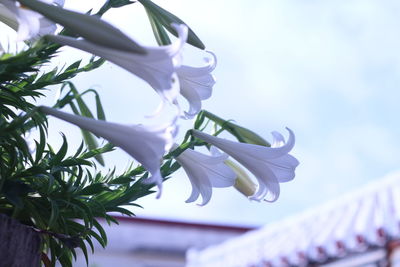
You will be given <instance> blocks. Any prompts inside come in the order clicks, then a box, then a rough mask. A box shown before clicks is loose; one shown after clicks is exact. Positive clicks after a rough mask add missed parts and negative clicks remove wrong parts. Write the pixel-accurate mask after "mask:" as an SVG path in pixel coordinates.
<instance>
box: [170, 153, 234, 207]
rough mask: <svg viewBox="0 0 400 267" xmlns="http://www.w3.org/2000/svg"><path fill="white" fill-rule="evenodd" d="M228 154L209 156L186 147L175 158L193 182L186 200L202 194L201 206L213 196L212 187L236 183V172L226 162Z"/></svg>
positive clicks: (189, 200)
mask: <svg viewBox="0 0 400 267" xmlns="http://www.w3.org/2000/svg"><path fill="white" fill-rule="evenodd" d="M227 157H228V156H227V155H226V154H222V155H217V156H209V155H206V154H203V153H200V152H197V151H194V150H192V149H186V150H185V151H183V152H182V153H181V154H180V155H179V156H177V157H176V158H175V159H176V161H177V162H178V163H179V164H180V165H181V166H182V167H183V169H184V170H185V172H186V174H187V175H188V177H189V180H190V183H191V184H192V193H191V195H190V197H189V198H188V199H187V200H186V202H193V201H195V200H196V199H197V198H198V197H199V195H201V196H202V199H203V201H202V203H201V204H200V206H204V205H206V204H207V203H208V202H209V201H210V199H211V196H212V187H229V186H233V185H234V184H235V179H236V174H235V172H234V171H232V169H231V168H229V167H228V166H227V165H225V164H224V161H225V160H226V159H227Z"/></svg>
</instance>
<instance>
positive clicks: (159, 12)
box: [138, 0, 206, 49]
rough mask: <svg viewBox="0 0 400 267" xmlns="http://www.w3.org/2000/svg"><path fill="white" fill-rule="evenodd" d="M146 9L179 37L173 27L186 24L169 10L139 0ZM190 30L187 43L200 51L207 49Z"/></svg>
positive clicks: (147, 1)
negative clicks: (175, 24) (174, 24)
mask: <svg viewBox="0 0 400 267" xmlns="http://www.w3.org/2000/svg"><path fill="white" fill-rule="evenodd" d="M138 1H139V2H140V3H141V4H142V5H143V6H144V7H145V8H146V11H147V12H149V13H151V14H152V17H153V19H156V20H158V21H159V23H160V24H162V25H163V26H164V27H165V28H166V29H167V30H168V31H169V32H170V33H172V34H173V35H175V36H178V34H177V32H176V31H175V29H174V28H173V27H172V26H171V24H173V23H177V24H185V25H187V24H186V23H185V22H183V21H182V20H181V19H180V18H178V17H177V16H175V15H174V14H172V13H170V12H168V11H167V10H165V9H163V8H161V7H159V6H158V5H156V4H154V3H153V2H152V1H150V0H138ZM188 28H189V35H188V39H187V43H189V44H191V45H193V46H195V47H197V48H200V49H205V48H206V47H205V45H204V44H203V42H202V41H201V40H200V38H199V37H197V35H196V34H195V33H194V32H193V30H192V29H191V28H190V27H188Z"/></svg>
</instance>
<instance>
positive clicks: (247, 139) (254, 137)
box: [203, 110, 271, 147]
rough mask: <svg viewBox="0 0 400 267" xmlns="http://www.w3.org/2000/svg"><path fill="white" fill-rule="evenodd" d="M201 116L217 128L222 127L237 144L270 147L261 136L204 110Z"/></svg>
mask: <svg viewBox="0 0 400 267" xmlns="http://www.w3.org/2000/svg"><path fill="white" fill-rule="evenodd" d="M203 114H204V116H205V117H207V118H208V119H210V120H212V121H213V122H215V123H216V124H218V125H219V126H221V127H223V128H224V129H225V130H227V131H228V132H230V133H231V134H233V135H234V136H235V137H236V138H237V139H238V140H239V142H242V143H248V144H254V145H260V146H267V147H270V146H271V144H270V143H268V142H267V141H266V140H265V139H264V138H262V137H261V136H259V135H258V134H256V133H255V132H253V131H251V130H249V129H247V128H244V127H242V126H239V125H237V124H235V123H232V122H230V121H227V120H224V119H222V118H220V117H218V116H217V115H215V114H213V113H211V112H209V111H206V110H203Z"/></svg>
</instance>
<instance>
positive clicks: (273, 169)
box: [193, 128, 299, 202]
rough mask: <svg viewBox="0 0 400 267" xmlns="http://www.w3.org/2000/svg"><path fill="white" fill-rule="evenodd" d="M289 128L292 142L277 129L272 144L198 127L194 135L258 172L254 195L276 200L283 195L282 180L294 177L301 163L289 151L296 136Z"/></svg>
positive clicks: (259, 197) (260, 198) (257, 198)
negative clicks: (215, 133)
mask: <svg viewBox="0 0 400 267" xmlns="http://www.w3.org/2000/svg"><path fill="white" fill-rule="evenodd" d="M286 129H287V130H288V131H289V139H288V142H287V143H285V140H284V138H283V136H282V135H281V134H279V133H278V132H273V133H272V136H273V138H274V142H273V143H272V146H271V147H265V146H259V145H254V144H246V143H238V142H234V141H230V140H226V139H223V138H218V137H215V136H212V135H208V134H205V133H203V132H200V131H197V130H193V135H194V136H196V137H198V138H200V139H202V140H204V141H206V142H208V143H210V144H212V145H214V146H216V147H218V148H219V149H221V150H222V151H224V152H226V153H227V154H228V155H230V156H231V157H233V158H234V159H236V160H237V161H238V162H239V163H241V164H242V165H243V166H244V167H246V168H247V169H248V170H249V171H250V172H251V173H253V174H254V176H255V177H256V179H257V181H258V190H257V192H256V193H255V194H254V195H253V196H251V197H250V199H253V200H258V201H259V200H262V199H265V200H266V201H270V202H273V201H275V200H276V199H278V197H279V193H280V188H279V183H282V182H288V181H291V180H292V179H293V178H294V177H295V172H294V171H295V169H296V167H297V166H298V165H299V161H298V160H297V159H296V158H294V157H293V156H291V155H289V154H288V153H289V152H290V150H292V148H293V146H294V143H295V137H294V133H293V132H292V130H290V129H289V128H286Z"/></svg>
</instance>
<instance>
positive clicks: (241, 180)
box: [225, 160, 257, 197]
mask: <svg viewBox="0 0 400 267" xmlns="http://www.w3.org/2000/svg"><path fill="white" fill-rule="evenodd" d="M225 164H226V165H228V166H229V167H230V168H231V169H232V170H233V171H234V172H235V173H236V182H235V184H234V185H233V186H234V187H235V188H236V190H238V191H239V192H240V193H242V194H243V195H245V196H246V197H250V196H252V195H254V194H255V192H256V190H257V185H256V184H255V183H254V182H253V181H252V180H251V178H250V176H249V175H248V174H247V173H246V171H245V170H243V168H241V167H240V166H239V165H238V164H236V163H235V162H233V161H231V160H225Z"/></svg>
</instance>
